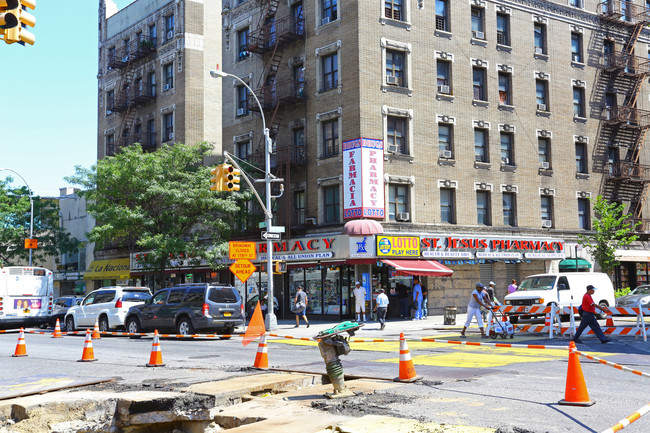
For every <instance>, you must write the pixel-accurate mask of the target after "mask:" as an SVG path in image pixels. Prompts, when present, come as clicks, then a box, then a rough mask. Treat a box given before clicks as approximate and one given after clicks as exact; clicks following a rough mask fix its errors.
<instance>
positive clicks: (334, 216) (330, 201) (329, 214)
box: [323, 185, 341, 223]
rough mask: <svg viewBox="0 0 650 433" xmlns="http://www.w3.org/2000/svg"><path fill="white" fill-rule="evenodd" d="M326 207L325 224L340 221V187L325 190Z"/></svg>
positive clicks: (335, 186)
mask: <svg viewBox="0 0 650 433" xmlns="http://www.w3.org/2000/svg"><path fill="white" fill-rule="evenodd" d="M323 195H324V206H325V222H326V223H337V222H339V220H340V215H339V213H340V211H339V209H340V203H341V201H340V199H339V186H338V185H332V186H326V187H324V188H323Z"/></svg>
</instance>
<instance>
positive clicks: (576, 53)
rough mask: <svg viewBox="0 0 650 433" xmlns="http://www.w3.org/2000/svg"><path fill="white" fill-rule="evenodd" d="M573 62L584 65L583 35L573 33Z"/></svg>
mask: <svg viewBox="0 0 650 433" xmlns="http://www.w3.org/2000/svg"><path fill="white" fill-rule="evenodd" d="M571 61H572V62H576V63H583V61H582V35H581V34H580V33H571Z"/></svg>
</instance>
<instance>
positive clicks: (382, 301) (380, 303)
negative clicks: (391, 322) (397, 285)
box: [375, 289, 388, 331]
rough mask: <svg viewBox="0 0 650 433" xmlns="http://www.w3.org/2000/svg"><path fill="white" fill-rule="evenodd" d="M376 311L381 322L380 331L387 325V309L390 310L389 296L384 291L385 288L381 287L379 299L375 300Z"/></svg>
mask: <svg viewBox="0 0 650 433" xmlns="http://www.w3.org/2000/svg"><path fill="white" fill-rule="evenodd" d="M375 311H376V312H377V320H379V323H381V327H380V328H379V330H380V331H383V330H384V328H385V327H386V311H388V296H386V294H385V293H384V289H379V295H377V301H376V302H375Z"/></svg>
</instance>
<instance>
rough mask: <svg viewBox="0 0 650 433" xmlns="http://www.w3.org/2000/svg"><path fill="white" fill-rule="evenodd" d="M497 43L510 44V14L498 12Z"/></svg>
mask: <svg viewBox="0 0 650 433" xmlns="http://www.w3.org/2000/svg"><path fill="white" fill-rule="evenodd" d="M497 44H500V45H507V46H510V15H508V14H502V13H497Z"/></svg>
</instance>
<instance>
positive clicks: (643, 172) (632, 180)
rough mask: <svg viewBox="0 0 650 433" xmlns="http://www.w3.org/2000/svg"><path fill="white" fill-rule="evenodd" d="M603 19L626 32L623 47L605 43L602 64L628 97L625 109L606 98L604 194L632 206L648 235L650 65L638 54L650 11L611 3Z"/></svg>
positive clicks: (622, 0) (621, 0) (621, 1)
mask: <svg viewBox="0 0 650 433" xmlns="http://www.w3.org/2000/svg"><path fill="white" fill-rule="evenodd" d="M599 15H600V20H601V22H602V24H603V26H605V27H606V28H610V29H615V30H617V31H618V32H621V33H624V34H626V36H625V38H626V41H625V43H624V44H621V45H622V46H621V47H620V48H619V47H615V46H614V45H615V44H614V43H613V42H611V43H609V45H607V44H608V43H607V42H606V43H605V44H606V45H605V47H604V48H605V50H604V51H605V53H604V56H603V57H602V59H601V62H600V69H601V74H602V76H603V78H604V79H605V80H607V81H608V83H609V88H610V89H615V90H616V92H617V93H624V95H625V96H624V99H623V103H622V105H619V102H618V101H619V99H618V98H614V97H611V98H610V99H609V100H607V99H608V98H607V97H606V105H607V106H606V107H605V110H604V112H603V117H602V121H601V139H604V141H605V142H606V143H607V146H608V147H607V152H606V161H607V163H606V165H605V166H604V176H603V183H602V188H601V190H602V193H603V196H604V197H606V198H608V199H609V200H610V201H616V202H629V204H630V206H629V212H630V213H631V214H632V215H633V218H634V222H637V221H640V222H641V224H640V225H639V227H638V228H637V231H639V232H648V231H650V219H643V218H642V210H643V204H644V202H645V199H646V196H647V193H648V184H649V183H650V166H649V165H643V164H639V156H640V154H641V148H642V146H643V143H644V141H645V136H646V132H647V130H648V128H650V111H648V110H641V109H638V108H637V99H638V97H639V93H640V92H641V87H642V85H643V81H644V80H645V78H646V77H647V76H648V75H649V74H650V61H649V60H648V59H647V58H644V57H639V56H636V55H635V54H634V53H635V46H636V42H637V41H638V39H639V35H640V34H641V31H642V30H643V28H644V27H645V26H647V25H648V24H649V23H650V11H649V10H646V8H645V6H638V5H634V4H632V2H631V1H628V0H606V1H603V2H601V3H600V5H599ZM618 32H617V33H618ZM601 141H602V140H601ZM622 153H624V157H623V158H621V154H622Z"/></svg>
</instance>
